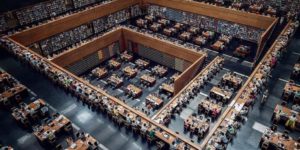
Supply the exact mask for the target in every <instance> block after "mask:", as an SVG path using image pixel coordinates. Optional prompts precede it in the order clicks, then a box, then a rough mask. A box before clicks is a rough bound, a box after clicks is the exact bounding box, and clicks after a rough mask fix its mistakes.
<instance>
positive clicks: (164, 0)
mask: <svg viewBox="0 0 300 150" xmlns="http://www.w3.org/2000/svg"><path fill="white" fill-rule="evenodd" d="M144 1H145V3H148V4H154V5H160V6H164V7H168V8H173V9H177V10H182V11H186V12H191V13H196V14H200V15H203V16H208V17H213V18H216V19H221V20H226V21H230V22H234V23H238V24H242V25H247V26H251V27H255V28H259V29H263V30H266V29H268V27H269V26H270V25H271V24H272V23H273V21H274V20H275V18H272V17H267V16H263V15H258V14H254V13H247V12H242V11H239V10H233V9H229V8H224V7H219V6H214V5H210V4H205V3H200V2H194V1H187V0H144Z"/></svg>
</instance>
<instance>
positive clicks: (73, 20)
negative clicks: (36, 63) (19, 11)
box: [10, 0, 139, 46]
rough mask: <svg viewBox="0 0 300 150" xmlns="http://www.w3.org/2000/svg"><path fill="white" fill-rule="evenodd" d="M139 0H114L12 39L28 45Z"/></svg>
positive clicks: (35, 28)
mask: <svg viewBox="0 0 300 150" xmlns="http://www.w3.org/2000/svg"><path fill="white" fill-rule="evenodd" d="M138 3H139V0H126V1H125V0H114V1H112V2H110V3H107V4H102V5H99V6H96V7H93V8H91V9H88V10H84V11H81V12H78V13H74V14H71V15H68V16H64V17H61V18H58V19H56V20H53V21H50V22H48V23H45V24H42V25H39V26H36V27H33V28H30V29H28V30H24V31H22V32H19V33H16V34H14V35H12V36H10V38H11V39H13V40H15V41H17V42H19V43H21V44H23V45H25V46H28V45H30V44H32V43H35V42H37V41H40V40H43V39H45V38H47V37H50V36H53V35H55V34H58V33H61V32H64V31H68V30H70V29H72V28H75V27H78V26H80V25H82V24H85V23H88V22H90V21H93V20H96V19H98V18H101V17H103V16H107V15H109V14H111V13H114V12H117V11H120V10H123V9H125V8H128V7H130V6H132V5H135V4H138Z"/></svg>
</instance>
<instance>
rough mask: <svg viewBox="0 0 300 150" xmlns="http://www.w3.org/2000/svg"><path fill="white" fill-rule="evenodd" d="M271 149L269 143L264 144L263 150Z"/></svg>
mask: <svg viewBox="0 0 300 150" xmlns="http://www.w3.org/2000/svg"><path fill="white" fill-rule="evenodd" d="M268 148H269V142H263V143H262V145H261V149H262V150H267V149H268Z"/></svg>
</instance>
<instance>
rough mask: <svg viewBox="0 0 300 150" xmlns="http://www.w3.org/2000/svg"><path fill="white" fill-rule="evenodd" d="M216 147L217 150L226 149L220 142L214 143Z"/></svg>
mask: <svg viewBox="0 0 300 150" xmlns="http://www.w3.org/2000/svg"><path fill="white" fill-rule="evenodd" d="M214 147H215V148H216V149H217V150H224V149H225V146H224V145H223V144H222V143H221V142H220V141H217V142H215V143H214Z"/></svg>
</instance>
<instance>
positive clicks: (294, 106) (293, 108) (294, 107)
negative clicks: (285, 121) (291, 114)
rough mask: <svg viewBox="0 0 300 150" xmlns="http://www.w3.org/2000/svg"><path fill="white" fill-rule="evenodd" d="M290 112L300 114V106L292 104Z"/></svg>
mask: <svg viewBox="0 0 300 150" xmlns="http://www.w3.org/2000/svg"><path fill="white" fill-rule="evenodd" d="M292 110H294V111H297V112H299V113H300V105H299V104H294V105H293V106H292Z"/></svg>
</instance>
